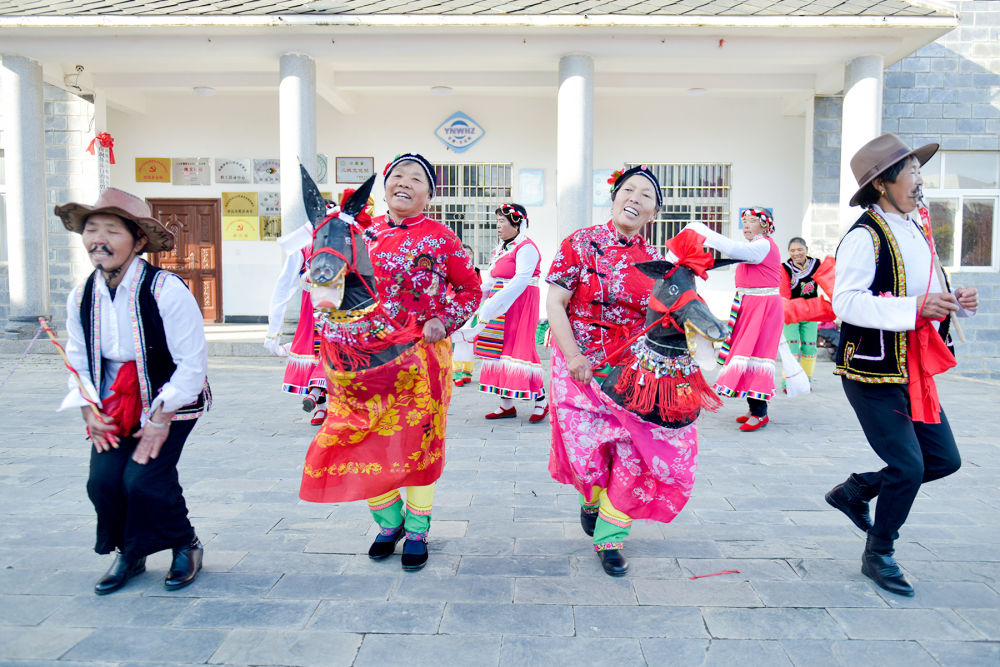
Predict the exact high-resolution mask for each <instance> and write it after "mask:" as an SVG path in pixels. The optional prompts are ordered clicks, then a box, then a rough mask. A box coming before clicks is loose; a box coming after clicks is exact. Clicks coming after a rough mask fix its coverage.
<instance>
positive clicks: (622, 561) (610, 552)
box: [597, 549, 628, 577]
mask: <svg viewBox="0 0 1000 667" xmlns="http://www.w3.org/2000/svg"><path fill="white" fill-rule="evenodd" d="M597 557H598V558H600V559H601V566H602V567H603V568H604V571H605V572H607V573H608V574H609V575H611V576H612V577H624V576H625V575H626V573H628V559H626V558H625V554H623V553H622V552H621V551H619V550H618V549H605V550H604V551H598V552H597Z"/></svg>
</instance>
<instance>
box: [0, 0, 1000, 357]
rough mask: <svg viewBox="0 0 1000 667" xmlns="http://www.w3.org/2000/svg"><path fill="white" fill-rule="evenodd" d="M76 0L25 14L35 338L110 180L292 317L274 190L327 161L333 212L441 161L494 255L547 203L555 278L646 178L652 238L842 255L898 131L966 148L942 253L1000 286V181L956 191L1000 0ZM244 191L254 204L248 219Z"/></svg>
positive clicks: (15, 67)
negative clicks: (861, 165)
mask: <svg viewBox="0 0 1000 667" xmlns="http://www.w3.org/2000/svg"><path fill="white" fill-rule="evenodd" d="M78 4H79V3H50V4H49V5H47V6H46V7H45V8H43V9H38V8H37V5H38V3H33V2H6V3H0V43H2V44H3V46H2V47H0V49H2V51H3V53H2V57H3V67H2V68H0V75H2V79H0V81H2V82H3V85H4V94H3V99H4V100H6V101H5V102H3V103H0V116H3V119H2V120H3V125H2V127H3V130H2V135H0V150H3V151H4V153H3V160H2V162H3V164H4V165H5V167H6V168H5V169H4V171H3V172H2V175H0V197H3V200H4V206H3V207H0V209H3V210H2V211H0V215H4V217H3V224H4V234H3V237H4V239H3V244H2V246H0V272H3V273H2V274H0V275H3V277H4V280H3V284H2V286H0V323H2V324H3V325H4V326H5V327H6V328H7V330H8V331H9V332H10V333H11V334H12V335H17V334H20V335H23V334H24V333H25V332H26V331H30V330H31V328H32V324H31V323H32V322H33V318H34V317H37V315H39V314H49V315H52V316H54V317H55V319H56V321H58V320H59V319H60V318H61V313H62V312H63V307H62V304H63V302H64V300H65V297H66V294H67V293H68V291H69V290H70V289H71V287H72V285H74V284H75V283H76V282H78V281H79V280H80V279H82V278H83V277H84V276H85V275H86V274H87V273H89V271H90V265H89V262H88V261H87V259H86V257H85V255H84V254H83V252H82V248H80V247H79V242H78V239H77V237H76V236H75V235H71V234H69V233H67V232H65V230H63V229H62V226H61V224H60V223H59V222H58V220H57V219H56V218H54V216H53V215H52V207H53V206H54V205H55V204H57V203H61V202H65V201H70V200H78V201H92V200H93V199H95V198H96V196H97V193H98V191H99V188H100V187H101V186H102V185H112V186H115V187H120V188H123V189H125V190H129V191H131V192H135V193H136V194H139V195H142V196H144V197H147V198H148V199H149V200H150V201H151V202H152V203H153V205H154V207H159V208H158V210H159V211H160V212H161V214H163V215H165V216H169V217H170V219H171V220H172V221H173V222H172V223H171V224H174V225H176V226H177V229H178V230H180V231H182V233H183V234H188V237H187V240H186V241H185V242H184V243H183V244H182V245H183V247H182V248H181V249H180V252H178V253H175V254H174V255H173V256H170V257H161V258H158V260H157V261H159V262H160V263H161V264H162V265H164V266H166V267H169V268H172V269H174V270H178V271H185V270H186V271H188V273H186V274H183V275H185V278H186V279H188V282H189V284H190V285H191V286H192V289H193V291H194V292H195V294H196V296H197V297H198V298H199V300H200V302H201V303H202V306H203V309H204V312H205V314H206V319H207V320H214V321H228V322H245V321H257V320H260V319H261V318H263V317H264V316H265V315H266V313H267V304H268V301H269V296H270V290H271V286H272V283H273V279H274V277H275V276H276V275H277V272H278V270H279V267H280V264H281V259H282V258H281V251H280V249H279V248H278V247H277V245H276V244H275V243H274V242H273V237H274V234H275V233H277V230H278V229H279V228H280V229H283V230H284V231H288V230H290V229H292V228H294V227H295V226H297V225H299V224H301V223H302V212H301V203H300V202H299V201H298V200H297V199H296V189H297V183H296V182H295V181H293V179H288V178H285V179H279V182H274V181H275V180H276V179H275V178H274V175H273V173H272V174H268V173H266V172H267V170H268V169H269V168H270V169H271V170H273V171H276V172H277V173H278V174H288V173H294V168H295V166H296V164H297V160H298V159H299V158H301V159H302V161H303V163H305V164H306V165H307V166H308V167H309V169H310V171H312V172H313V173H314V174H317V175H321V171H322V169H323V163H324V162H325V167H326V172H327V177H326V178H325V179H322V180H323V182H322V183H321V189H323V190H325V191H328V192H330V194H331V196H335V195H336V194H337V193H339V192H340V191H341V190H343V189H344V188H345V187H350V185H351V183H350V181H352V180H356V178H355V177H353V176H352V175H351V174H352V170H357V169H372V170H374V171H375V172H381V168H382V166H383V165H384V164H385V163H386V162H388V161H389V160H391V159H392V158H393V157H394V156H395V155H396V154H398V153H400V152H405V151H411V150H412V151H419V152H421V153H423V154H425V155H426V156H427V157H428V158H429V159H430V160H431V161H432V162H434V163H435V164H436V165H439V181H440V182H441V185H440V187H439V190H438V193H437V196H436V197H435V199H434V200H433V201H432V210H431V215H432V216H434V217H437V218H438V219H440V220H442V221H444V222H446V223H448V224H450V225H452V227H453V228H454V229H455V230H456V231H457V232H458V233H459V234H460V235H461V236H462V238H463V241H465V242H467V243H469V244H470V245H471V246H472V247H473V249H474V251H475V253H476V260H477V263H478V264H480V265H485V264H486V263H487V262H488V257H489V251H490V249H491V246H492V244H493V241H494V239H495V234H494V230H493V216H492V210H493V208H495V207H496V205H497V204H498V203H499V202H501V201H508V200H515V201H522V202H523V203H525V204H526V206H527V208H528V210H529V215H530V217H531V226H530V228H529V233H530V234H531V236H532V237H533V238H534V239H535V240H536V242H538V244H539V246H540V248H541V250H542V253H543V262H547V261H548V260H549V259H550V258H551V257H552V254H553V253H554V251H555V249H556V247H557V246H558V243H559V241H560V239H562V238H563V237H564V236H565V235H566V234H568V233H570V232H571V231H573V230H574V229H576V228H579V227H582V226H585V225H588V224H591V223H592V222H597V221H600V220H602V219H606V218H607V216H608V210H607V207H608V201H607V194H608V193H607V187H608V186H607V184H606V183H605V182H604V181H605V180H606V178H607V177H608V176H609V175H610V173H611V171H613V170H614V169H618V168H620V167H622V166H624V165H626V164H633V163H649V164H653V165H656V168H657V170H658V171H659V173H660V176H661V182H662V185H663V188H664V195H665V206H664V209H663V211H662V212H661V215H660V220H659V221H658V223H657V224H656V225H653V226H652V227H651V228H650V229H649V230H648V234H649V237H650V239H651V240H652V241H653V242H655V243H662V242H663V241H664V240H665V239H666V238H668V237H669V236H670V235H672V234H673V233H675V232H676V230H677V229H679V228H680V227H681V226H682V225H683V224H684V223H685V222H687V221H689V220H701V221H704V222H707V223H709V224H712V225H714V226H715V227H716V228H717V229H719V230H720V231H722V232H724V233H729V234H734V235H735V234H738V233H739V232H738V228H737V227H738V215H737V214H738V210H739V208H740V207H743V206H747V205H754V204H763V205H767V206H771V207H773V208H774V209H775V212H776V217H777V223H778V233H777V240H778V241H779V244H783V243H784V242H785V241H787V239H788V238H791V237H792V236H804V237H805V238H807V239H808V240H809V242H810V245H811V248H812V249H813V250H815V251H817V252H818V253H819V254H825V253H832V252H833V251H834V249H835V247H836V243H837V240H838V239H839V237H840V235H841V234H842V232H843V230H844V229H845V227H844V225H845V224H846V222H845V221H846V220H848V218H849V217H850V216H851V215H854V217H856V211H855V212H850V211H847V210H846V207H845V206H843V190H844V189H845V187H849V183H847V184H846V185H845V179H844V178H843V177H842V174H843V173H844V169H845V166H846V161H847V160H849V158H850V155H851V154H853V152H854V150H856V148H857V147H858V146H860V145H861V144H862V143H864V141H866V140H867V139H868V138H871V136H875V135H876V134H878V133H879V132H880V131H882V130H883V129H884V130H890V131H896V132H899V133H900V134H901V135H903V137H904V139H906V140H907V141H910V142H913V143H916V142H919V141H924V140H925V139H926V140H927V141H937V140H941V141H942V143H943V146H944V149H945V153H944V157H943V160H942V161H941V162H942V163H943V165H942V166H939V172H940V179H939V180H940V183H941V186H940V187H939V188H932V187H931V186H930V184H928V187H927V194H928V198H929V199H930V200H931V204H932V205H933V206H934V207H935V218H938V217H941V216H944V217H945V218H947V219H949V220H950V221H951V230H952V231H951V236H950V243H951V245H950V246H948V241H947V240H944V239H939V242H938V245H939V248H940V249H946V247H950V248H952V249H953V250H954V252H953V255H954V257H955V258H956V259H955V261H956V262H957V264H955V265H954V269H953V272H954V273H955V274H956V275H955V279H956V282H963V284H968V283H970V281H971V282H974V283H976V284H978V285H980V286H981V289H982V290H983V296H984V311H986V310H988V308H989V306H988V305H987V304H989V303H990V302H989V301H988V299H990V298H992V296H993V292H992V291H991V290H992V284H993V281H994V279H995V278H996V275H997V269H998V266H997V252H996V243H997V240H996V237H997V233H996V228H997V213H996V208H997V207H996V205H995V204H994V205H993V207H992V209H991V208H989V204H988V201H989V198H990V197H991V196H992V197H994V200H993V201H995V196H996V192H995V190H996V183H995V182H993V186H992V187H993V194H992V195H991V194H989V187H985V189H984V188H978V187H970V183H972V181H969V180H968V179H969V177H968V176H967V175H961V176H960V177H958V180H954V178H953V177H952V172H953V171H955V169H958V170H959V171H961V173H962V174H965V171H963V170H966V169H967V168H971V169H973V174H972V178H973V181H975V182H974V183H972V185H979V184H980V180H982V179H980V180H976V179H977V178H979V177H981V176H982V175H983V173H985V172H984V170H985V171H988V164H987V162H988V160H990V159H995V158H996V155H997V145H996V137H997V127H996V123H997V116H996V114H997V104H996V103H995V102H993V101H992V100H993V99H994V98H995V97H996V92H997V90H998V88H997V83H996V77H997V73H998V72H1000V67H998V60H1000V55H997V54H995V53H993V52H992V51H991V49H996V48H997V47H996V46H995V44H996V43H997V41H998V40H997V37H998V35H997V26H996V24H995V23H991V21H993V20H994V19H995V18H996V16H997V14H998V12H997V10H995V9H993V8H992V7H990V5H991V4H992V3H988V2H958V3H947V2H934V3H930V2H904V1H902V0H882V1H878V0H866V1H858V2H853V3H841V2H825V1H820V0H814V1H808V0H797V1H795V2H788V1H787V0H785V1H782V2H757V1H755V2H749V1H739V0H715V1H712V2H708V1H705V0H701V1H698V2H685V1H677V0H661V1H659V2H644V3H634V2H622V3H618V2H612V3H597V2H591V3H588V2H582V3H576V4H574V5H571V6H570V7H569V8H568V9H560V8H559V7H550V6H549V4H550V3H541V4H533V3H528V2H511V3H507V4H505V5H503V6H500V7H493V8H485V7H484V8H478V6H475V7H471V8H469V7H465V8H464V9H463V7H458V8H455V9H447V7H450V5H441V4H436V3H410V4H408V5H407V13H406V14H398V13H392V9H391V8H389V9H381V8H382V7H384V6H385V3H366V2H351V1H346V2H337V3H334V2H304V1H300V2H271V3H257V4H256V5H255V6H254V8H245V9H241V7H243V5H233V6H232V7H231V8H230V9H226V8H221V9H220V7H221V6H222V4H225V3H208V2H204V3H201V2H187V3H177V4H176V6H175V5H173V4H171V3H147V4H146V5H142V6H138V7H139V8H138V9H137V8H136V7H137V5H136V3H130V2H106V3H90V4H88V5H87V6H86V8H85V9H82V10H78V13H77V14H76V15H71V16H67V15H68V14H72V11H73V9H72V7H73V6H75V5H78ZM424 4H426V5H427V7H426V8H425V7H424V6H423V5H424ZM473 10H475V11H473ZM598 12H599V13H598ZM109 27H114V29H115V34H116V37H115V39H114V40H108V39H106V35H107V32H108V28H109ZM9 91H14V92H16V93H17V94H11V93H10V92H9ZM14 99H17V100H18V102H17V103H15V102H14V101H13V100H14ZM32 99H37V102H35V104H36V105H37V106H39V107H40V109H41V110H40V112H39V114H38V115H37V116H36V117H35V118H36V120H35V121H32V120H31V118H32V111H31V100H32ZM26 105H27V106H26ZM961 114H965V115H961ZM39 118H41V119H43V120H42V121H41V122H40V123H39V122H38V121H37V119H39ZM100 132H106V133H107V135H109V136H110V137H111V138H113V141H114V145H113V147H112V149H111V150H113V152H114V156H115V164H114V165H111V164H109V158H110V151H109V150H108V149H106V148H101V146H100V142H97V143H96V144H95V150H94V154H93V155H92V154H90V153H88V152H87V148H88V146H89V145H90V143H91V141H92V140H93V139H94V137H95V136H96V135H97V134H98V133H100ZM448 132H451V134H450V135H449V134H448ZM442 135H444V137H445V138H450V139H451V143H445V141H443V140H442V139H441V137H442ZM991 138H992V142H991ZM463 142H465V143H466V144H468V145H463ZM469 142H471V143H469ZM953 151H954V152H953ZM317 156H319V158H317ZM990 156H992V158H991V157H990ZM317 159H319V160H320V162H317ZM166 160H170V165H171V166H170V167H169V169H168V168H167V166H166ZM963 161H964V162H963ZM965 164H969V165H971V167H965V166H962V165H965ZM956 165H957V166H956ZM255 166H259V168H260V170H261V171H260V173H258V174H254V167H255ZM928 166H929V167H933V165H928ZM338 167H339V169H338ZM143 169H145V170H146V172H142V170H143ZM234 169H235V170H237V171H239V170H243V171H246V170H247V169H249V170H250V173H249V174H242V175H241V174H235V175H234V173H232V170H234ZM205 170H207V176H206V175H205V174H204V173H202V172H203V171H205ZM227 170H229V171H227ZM15 172H16V173H15ZM338 174H339V176H338ZM977 174H978V176H977ZM164 177H165V180H164ZM157 178H159V179H161V180H159V181H157V180H156V179H157ZM295 180H297V179H295ZM952 181H954V182H955V184H956V187H951V186H949V183H952ZM982 183H985V184H987V185H988V184H989V183H990V181H989V180H988V179H986V180H982ZM958 186H961V187H958ZM376 191H377V194H376V196H375V199H376V203H375V206H376V210H377V211H379V212H381V211H382V210H384V204H383V203H382V201H381V198H380V196H381V191H380V189H379V188H377V189H376ZM246 195H252V196H253V198H255V199H256V209H252V207H250V208H245V209H241V208H239V202H240V201H243V199H244V198H245V196H246ZM227 204H233V207H227ZM991 215H992V218H991V219H990V216H991ZM948 216H951V217H948ZM43 220H44V221H45V224H44V225H42V224H41V221H43ZM943 227H944V225H942V228H943ZM237 228H238V229H237ZM945 236H947V234H945ZM987 237H988V243H991V244H993V245H991V246H990V251H989V252H987V253H984V251H983V250H982V247H983V243H986V241H984V239H986V238H987ZM35 258H37V260H38V261H36V260H35ZM970 262H971V263H972V264H970ZM959 279H961V280H959ZM731 284H732V274H731V273H728V274H727V273H726V272H721V273H720V274H719V275H716V276H713V278H712V280H711V281H710V283H709V285H708V289H707V292H708V295H709V301H710V303H711V304H713V307H715V309H716V310H717V311H720V312H722V311H724V310H725V308H726V303H727V301H728V299H729V296H730V294H731ZM980 323H981V324H982V327H980ZM991 324H992V322H991V321H990V315H989V313H987V312H984V313H983V314H982V315H980V317H979V318H977V319H976V325H975V326H974V327H968V328H969V329H970V331H969V332H968V336H969V338H970V340H971V341H972V343H970V344H969V348H968V349H969V350H970V351H971V350H972V349H973V346H975V354H976V355H978V356H977V357H976V358H978V359H982V362H981V363H979V364H978V365H976V364H972V367H970V370H972V371H973V372H979V374H985V375H988V374H989V373H990V372H992V371H991V370H990V368H989V366H990V363H991V362H990V361H989V359H990V358H995V357H996V356H1000V350H998V349H997V348H998V346H1000V341H998V342H994V343H992V347H991V342H990V340H989V336H990V335H991V333H990V332H991V331H994V330H996V328H995V327H991V326H990V325H991ZM966 363H970V364H971V360H968V358H967V356H966V357H965V358H963V366H964V365H965V364H966Z"/></svg>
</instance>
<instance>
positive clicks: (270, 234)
mask: <svg viewBox="0 0 1000 667" xmlns="http://www.w3.org/2000/svg"><path fill="white" fill-rule="evenodd" d="M279 236H281V216H280V215H262V216H260V240H261V241H274V240H275V239H277V238H278V237H279Z"/></svg>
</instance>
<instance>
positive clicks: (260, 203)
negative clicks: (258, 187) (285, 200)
mask: <svg viewBox="0 0 1000 667" xmlns="http://www.w3.org/2000/svg"><path fill="white" fill-rule="evenodd" d="M257 214H258V215H281V193H280V192H260V193H258V194H257Z"/></svg>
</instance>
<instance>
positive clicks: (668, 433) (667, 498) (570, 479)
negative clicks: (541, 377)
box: [549, 346, 698, 523]
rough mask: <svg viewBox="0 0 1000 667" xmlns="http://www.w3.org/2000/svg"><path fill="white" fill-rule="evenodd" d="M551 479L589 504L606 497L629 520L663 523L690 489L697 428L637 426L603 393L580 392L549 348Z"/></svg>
mask: <svg viewBox="0 0 1000 667" xmlns="http://www.w3.org/2000/svg"><path fill="white" fill-rule="evenodd" d="M551 392H552V396H551V397H550V408H551V414H550V421H551V424H552V446H551V448H550V450H549V474H550V475H552V479H554V480H556V481H557V482H562V483H563V484H571V485H572V486H573V487H574V488H575V489H576V490H577V491H579V492H580V493H582V494H583V495H584V496H587V497H589V496H590V494H591V491H592V488H593V487H594V486H599V487H601V488H604V489H607V492H608V497H609V498H610V499H611V503H612V504H613V505H614V506H615V509H617V510H618V511H619V512H623V513H625V514H627V515H628V516H629V517H631V518H633V519H652V520H654V521H660V522H662V523H669V522H670V521H672V520H673V518H674V517H675V516H677V515H678V514H679V513H680V511H681V509H683V507H684V505H685V504H686V503H687V501H688V498H690V497H691V489H692V488H693V487H694V475H695V471H696V470H697V469H698V427H697V426H696V424H694V423H692V424H690V425H688V426H685V427H683V428H680V429H671V428H665V427H662V426H655V425H653V424H650V423H649V422H645V421H642V420H641V419H639V418H638V417H637V416H635V415H634V414H633V413H631V412H629V411H628V410H626V409H624V408H622V407H621V406H619V405H618V404H616V403H615V402H614V401H612V400H611V399H610V398H608V396H607V395H606V394H605V393H604V392H602V391H601V389H600V386H599V385H598V384H597V381H596V380H591V381H590V384H587V385H581V384H580V383H578V382H576V381H575V380H573V379H572V378H571V377H570V376H569V372H568V370H567V368H566V361H565V360H564V359H563V356H562V353H561V352H560V351H559V348H558V347H555V346H553V348H552V386H551Z"/></svg>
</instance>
